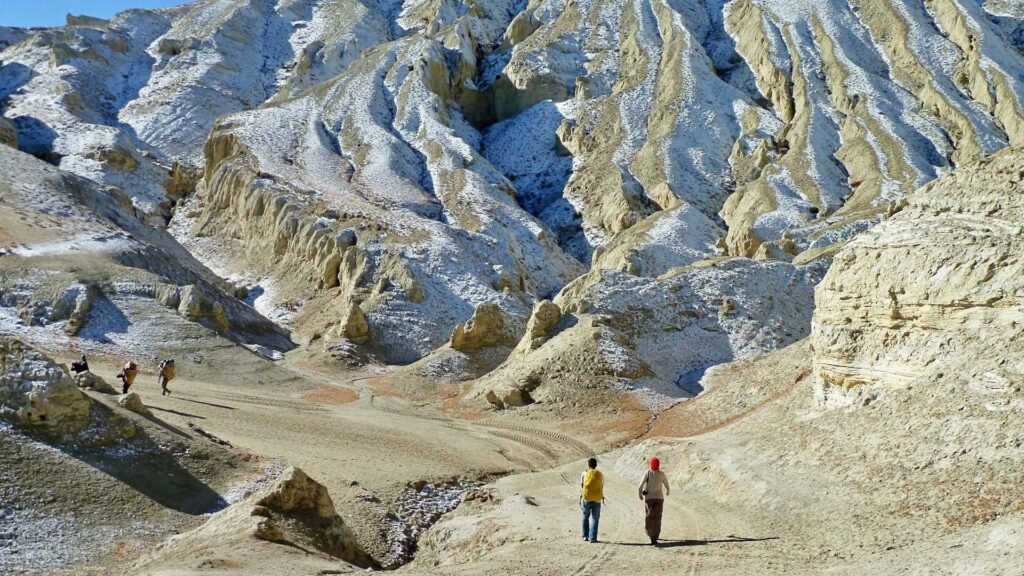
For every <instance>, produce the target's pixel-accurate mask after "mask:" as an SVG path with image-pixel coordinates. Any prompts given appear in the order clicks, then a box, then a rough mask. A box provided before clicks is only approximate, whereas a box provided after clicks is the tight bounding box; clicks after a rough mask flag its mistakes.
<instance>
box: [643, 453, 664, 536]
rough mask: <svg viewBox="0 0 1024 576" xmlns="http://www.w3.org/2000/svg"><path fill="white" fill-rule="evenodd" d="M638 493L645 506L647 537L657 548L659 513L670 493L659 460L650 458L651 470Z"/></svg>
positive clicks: (659, 532) (659, 524)
mask: <svg viewBox="0 0 1024 576" xmlns="http://www.w3.org/2000/svg"><path fill="white" fill-rule="evenodd" d="M638 492H639V493H640V499H641V500H643V501H644V505H645V506H646V515H645V521H644V526H645V528H646V529H647V536H649V537H650V538H651V544H653V545H655V546H657V545H658V538H659V537H660V536H661V513H662V511H663V510H664V509H665V496H668V494H669V492H670V490H669V487H668V477H667V476H665V473H664V472H662V471H661V460H658V459H657V458H651V469H650V470H648V471H647V473H646V474H644V479H643V480H641V481H640V489H639V490H638Z"/></svg>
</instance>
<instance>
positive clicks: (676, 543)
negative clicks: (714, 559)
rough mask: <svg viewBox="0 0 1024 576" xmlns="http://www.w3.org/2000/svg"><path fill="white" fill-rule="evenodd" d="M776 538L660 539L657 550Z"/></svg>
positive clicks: (637, 543) (624, 544)
mask: <svg viewBox="0 0 1024 576" xmlns="http://www.w3.org/2000/svg"><path fill="white" fill-rule="evenodd" d="M778 539H779V537H778V536H768V537H765V538H746V537H743V536H735V535H732V534H730V535H728V536H726V537H725V538H722V539H719V540H669V539H661V540H659V541H658V548H679V547H681V546H707V545H709V544H741V543H744V542H764V541H766V540H778ZM609 544H616V545H618V546H650V545H651V544H650V543H648V542H609Z"/></svg>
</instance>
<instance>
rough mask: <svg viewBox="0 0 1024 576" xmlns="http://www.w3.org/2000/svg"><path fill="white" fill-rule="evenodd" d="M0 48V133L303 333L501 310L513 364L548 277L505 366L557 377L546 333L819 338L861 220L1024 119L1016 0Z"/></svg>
mask: <svg viewBox="0 0 1024 576" xmlns="http://www.w3.org/2000/svg"><path fill="white" fill-rule="evenodd" d="M0 50H2V51H0V60H2V68H0V106H2V112H3V117H4V118H5V119H6V120H9V121H10V122H9V123H8V122H6V121H0V136H2V139H3V140H4V141H9V142H10V143H16V145H17V147H18V148H20V149H21V150H23V151H25V152H28V153H31V154H33V155H35V156H37V157H40V158H43V159H45V160H47V161H49V162H51V163H53V164H55V165H57V166H58V167H59V168H60V169H62V170H65V171H67V172H71V173H73V174H75V175H77V176H81V177H85V178H88V179H91V180H94V181H96V182H98V183H99V184H101V185H104V186H107V187H114V188H119V189H121V190H122V191H123V192H124V193H125V194H126V195H127V196H128V197H131V198H132V200H133V203H134V204H135V207H136V208H137V209H138V210H139V211H140V212H141V213H142V214H144V218H145V219H146V220H147V221H148V222H149V223H150V224H151V225H153V226H157V227H165V226H166V227H168V228H169V230H170V232H171V233H172V235H173V236H174V237H175V238H177V240H178V241H179V242H180V243H181V244H182V245H184V246H185V247H186V248H188V249H189V250H190V251H191V252H192V254H193V255H194V256H196V257H197V258H198V259H199V260H200V261H201V262H202V263H203V264H204V265H205V266H207V267H209V268H210V269H211V270H213V271H214V272H216V273H217V274H219V275H220V276H222V277H225V278H228V279H230V280H232V281H233V282H235V283H240V284H244V285H246V286H247V287H248V293H249V295H250V298H249V303H251V304H253V305H254V306H255V308H256V309H257V310H258V311H259V312H260V313H262V314H263V315H265V316H268V317H270V318H272V319H274V320H275V321H276V322H278V323H279V324H282V325H284V326H287V327H289V328H290V329H291V330H292V331H293V332H292V337H293V339H295V340H296V341H297V342H298V343H300V344H303V345H307V346H308V347H309V348H310V349H311V350H312V349H316V350H318V351H323V352H325V353H327V354H330V355H334V356H345V357H350V356H351V355H352V354H355V353H356V352H353V351H354V350H358V351H361V352H359V353H362V352H368V353H372V354H375V355H376V356H377V357H379V358H381V359H383V360H385V361H389V362H397V363H408V362H412V361H415V360H417V359H420V358H423V357H424V356H427V355H430V354H432V353H434V354H435V356H436V355H437V354H441V353H442V351H439V352H435V351H438V350H439V349H444V351H443V353H444V354H450V353H453V351H452V350H450V345H448V344H446V343H447V342H448V340H449V337H450V336H451V335H452V333H453V331H454V330H455V329H456V328H457V327H458V326H462V328H461V329H460V330H462V332H463V333H465V334H473V333H474V326H476V325H471V324H473V323H472V321H471V319H472V318H479V319H481V320H480V321H479V322H477V324H479V325H480V326H482V325H483V324H484V322H483V321H482V318H483V317H484V315H483V314H481V315H480V316H479V317H476V316H474V312H475V311H479V310H480V309H481V307H482V306H484V305H489V304H497V305H498V306H499V308H500V311H501V314H500V315H499V316H498V318H499V320H494V321H488V323H487V326H488V327H489V328H487V329H496V330H500V331H503V333H507V334H508V335H510V336H509V337H508V338H505V337H502V338H489V337H481V338H479V339H478V340H479V342H481V343H482V344H480V346H482V347H495V346H497V347H498V348H502V349H503V350H504V352H502V353H499V354H498V357H499V358H498V362H500V361H501V360H502V359H504V358H505V356H506V355H507V354H508V353H509V352H511V347H510V346H508V342H509V341H513V342H514V341H515V340H517V339H518V338H519V337H520V336H522V335H523V334H524V333H525V332H526V331H527V325H528V320H529V319H530V317H531V310H533V308H534V305H535V304H536V303H538V302H540V301H541V300H544V299H552V300H554V301H555V303H556V304H557V305H558V306H559V307H560V311H561V316H560V318H561V320H560V321H559V322H560V323H559V325H558V326H551V327H548V330H547V331H546V332H545V334H544V335H543V337H542V340H545V341H548V342H551V343H552V344H550V345H548V349H547V350H546V351H545V347H544V346H543V345H540V344H538V346H539V348H537V349H534V347H533V346H525V347H524V346H523V345H520V346H519V348H518V349H517V351H516V353H515V354H513V355H512V356H511V357H509V358H508V359H507V361H506V363H505V369H512V370H514V371H518V372H522V370H520V369H519V368H517V366H519V364H517V363H523V362H525V363H526V364H525V365H524V366H527V369H528V370H527V371H529V372H530V373H531V374H533V373H534V372H535V370H534V368H531V367H536V366H543V367H547V368H549V370H548V372H547V373H548V374H549V377H552V378H554V376H552V375H551V374H557V373H558V372H557V370H555V371H553V372H552V370H550V368H551V367H552V366H555V367H557V366H558V365H559V362H560V360H559V358H560V357H562V356H564V355H563V354H561V352H559V351H558V349H555V351H554V352H552V349H551V348H550V346H556V348H557V347H558V346H564V347H566V348H567V350H568V351H572V350H576V349H579V348H580V346H583V347H584V348H586V349H587V350H592V359H593V360H594V362H590V361H587V362H584V363H583V364H582V365H585V366H586V368H587V370H590V371H591V372H592V375H593V376H594V377H595V378H606V377H608V376H611V377H630V378H639V377H648V376H653V377H655V378H656V379H658V380H660V381H663V382H669V383H672V384H676V383H683V384H690V383H692V381H693V380H694V378H698V377H699V375H700V374H702V373H703V370H704V369H706V368H707V367H708V366H710V365H713V364H716V363H719V362H722V361H726V360H729V359H731V358H735V357H744V356H749V355H752V354H756V353H758V352H759V351H764V350H767V349H771V348H775V347H779V346H782V345H785V344H788V343H791V342H793V341H795V340H798V339H800V338H802V337H804V336H806V335H807V334H808V333H809V331H810V321H809V318H810V313H811V310H810V308H811V307H812V306H813V304H812V302H813V300H812V298H811V296H810V294H811V289H812V287H813V286H814V284H815V283H816V282H817V281H818V279H820V277H821V275H822V273H823V271H824V267H825V265H824V264H825V262H827V259H828V258H830V257H831V255H832V254H833V253H834V252H835V250H837V249H838V248H839V247H840V246H841V245H842V244H843V243H845V241H847V240H848V239H849V238H851V237H852V236H853V235H854V234H856V233H857V232H860V231H862V230H864V229H866V228H868V227H870V226H871V225H872V224H874V223H876V222H878V221H879V220H881V219H883V218H885V217H886V215H887V214H889V213H892V212H894V211H895V210H897V209H898V208H899V206H900V202H901V200H902V198H903V197H904V196H906V195H907V194H910V193H912V192H913V191H914V190H915V189H916V188H918V187H920V186H922V185H923V184H925V183H927V182H929V181H931V180H932V179H935V178H936V177H938V176H940V175H942V174H943V173H946V172H949V171H951V170H953V169H955V168H956V167H957V166H959V165H961V164H964V163H968V162H970V161H972V160H974V159H976V158H978V157H979V156H982V155H985V154H989V153H992V152H995V151H997V150H999V149H1001V148H1003V147H1006V146H1008V145H1011V144H1021V143H1022V140H1024V124H1022V121H1021V120H1022V116H1024V84H1022V82H1024V81H1022V78H1024V11H1022V9H1021V7H1020V5H1019V4H1018V3H1016V2H1010V1H1007V0H987V1H981V0H923V1H921V0H732V1H730V2H725V1H724V0H530V1H529V2H526V1H523V0H494V1H482V0H481V1H477V0H464V1H463V0H430V1H426V0H419V1H416V0H409V1H405V2H399V1H393V0H378V1H374V0H338V1H327V0H199V1H197V2H194V3H191V4H187V5H184V6H181V7H177V8H171V9H165V10H152V11H145V10H131V11H127V12H124V13H122V14H119V15H117V16H116V17H114V18H113V19H111V20H110V21H103V20H97V19H93V18H88V17H72V16H69V17H68V22H67V25H66V26H65V27H61V28H53V29H45V30H31V31H27V30H16V29H0ZM10 124H13V126H14V128H15V130H16V142H15V138H14V137H12V136H11V134H10V132H11V130H10ZM5 125H6V127H5ZM746 258H752V259H756V260H762V261H772V262H761V263H756V262H752V261H750V260H746ZM567 286H568V288H566V287H567ZM563 288H566V289H565V290H563ZM780 291H781V292H784V294H780ZM787 295H788V296H792V297H793V298H792V299H791V300H789V301H788V303H783V304H778V303H775V302H773V300H772V299H773V298H782V297H784V296H787ZM783 299H784V298H783ZM488 310H489V309H488ZM709 310H710V311H717V313H716V314H711V313H710V312H708V313H705V312H707V311H709ZM487 314H491V313H490V312H488V313H487ZM492 316H493V315H490V316H487V317H488V318H492ZM695 318H699V322H698V321H696V320H694V319H695ZM495 322H499V323H500V324H501V325H500V326H497V327H495V326H494V324H495ZM529 323H531V324H536V321H530V322H529ZM480 326H476V328H475V329H476V331H477V332H479V331H480V330H483V329H484V328H481V327H480ZM595 326H596V327H597V328H594V327H595ZM581 330H596V332H595V334H596V335H593V336H592V337H591V336H582V335H581V334H582V333H580V334H577V335H576V336H574V335H573V334H574V332H573V331H581ZM547 332H552V335H554V333H558V334H562V333H564V334H563V335H562V337H561V338H551V339H550V340H548V335H547ZM587 334H590V333H589V332H588V333H587ZM534 336H536V334H534ZM530 337H531V336H530V335H527V338H530ZM510 339H511V340H510ZM584 341H585V342H586V343H587V344H586V345H585V346H584V344H581V342H584ZM557 342H563V344H557ZM463 348H465V346H463ZM475 349H476V348H472V347H471V348H470V349H469V350H468V351H467V350H455V351H454V353H458V354H463V355H465V354H470V355H472V354H474V353H475V352H473V350H475ZM524 350H525V351H524ZM651 351H656V352H657V353H656V354H654V353H653V352H651ZM695 351H699V353H697V352H695ZM588 354H590V352H588ZM565 361H566V362H568V360H565ZM572 362H574V363H575V362H577V360H572ZM573 365H574V366H575V364H573ZM577 368H579V367H577ZM587 370H584V372H586V371H587ZM518 372H517V373H518ZM531 377H532V376H531ZM514 379H515V377H513V378H512V380H514ZM542 380H543V379H542ZM507 385H508V382H503V383H502V386H507ZM536 386H537V384H531V387H532V388H535V387H536Z"/></svg>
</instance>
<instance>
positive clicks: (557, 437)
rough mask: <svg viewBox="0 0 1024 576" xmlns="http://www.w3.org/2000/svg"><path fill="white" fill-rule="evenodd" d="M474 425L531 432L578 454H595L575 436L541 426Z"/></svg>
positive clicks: (489, 423) (487, 423)
mask: <svg viewBox="0 0 1024 576" xmlns="http://www.w3.org/2000/svg"><path fill="white" fill-rule="evenodd" d="M476 425H477V426H483V427H486V428H502V429H505V430H512V431H515V432H523V433H526V434H533V435H536V436H543V437H544V438H547V439H549V440H553V441H555V442H558V443H560V444H564V445H566V446H568V447H570V448H572V449H573V451H575V452H578V453H579V454H581V455H582V456H585V457H587V458H590V457H593V456H594V455H595V453H594V451H593V450H591V449H590V447H589V446H587V445H586V444H584V443H583V442H581V441H579V440H577V439H575V438H573V437H571V436H566V435H565V434H560V433H558V432H552V431H551V430H544V429H541V428H532V427H530V426H523V425H521V424H508V423H505V422H477V423H476Z"/></svg>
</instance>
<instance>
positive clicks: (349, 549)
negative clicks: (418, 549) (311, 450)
mask: <svg viewBox="0 0 1024 576" xmlns="http://www.w3.org/2000/svg"><path fill="white" fill-rule="evenodd" d="M259 542H264V543H269V544H276V545H284V546H286V547H288V548H289V549H292V548H297V549H299V550H302V551H303V552H304V554H305V555H313V556H319V557H322V558H327V559H331V560H334V561H339V560H340V561H344V562H347V563H348V564H351V565H354V566H356V567H359V568H370V567H375V566H376V563H375V562H374V561H373V559H372V558H370V557H369V555H367V554H366V552H364V551H363V549H362V548H361V547H360V546H359V543H358V542H357V541H356V538H355V535H354V533H353V532H352V530H351V529H350V528H349V527H348V526H347V525H346V524H345V521H344V520H342V518H341V516H339V515H338V512H337V510H335V508H334V503H333V501H332V500H331V497H330V495H329V494H328V493H327V489H326V488H324V486H323V485H322V484H320V483H318V482H317V481H315V480H313V479H312V478H310V477H309V476H308V475H306V473H305V472H303V471H302V470H300V469H298V468H295V467H291V468H288V469H286V470H285V471H284V472H282V473H281V474H280V476H278V477H277V478H276V479H274V480H273V481H271V482H269V483H268V484H267V485H265V486H263V487H262V488H259V489H258V490H256V491H255V492H253V493H252V494H250V495H248V496H246V497H245V498H244V499H243V500H241V501H239V502H237V503H235V504H232V505H231V506H229V507H228V508H226V509H224V510H222V511H220V512H218V513H216V514H214V515H213V516H211V517H210V519H209V520H207V521H206V523H204V524H203V525H201V526H199V527H198V528H195V529H193V530H190V531H188V532H185V533H183V534H181V535H179V536H175V537H173V538H171V539H170V540H168V541H167V542H165V543H164V544H162V545H161V546H160V548H159V549H158V550H157V551H156V552H154V553H153V554H151V555H150V556H149V557H147V558H143V559H142V560H141V561H140V562H139V563H138V564H137V565H136V569H138V570H140V571H142V572H144V573H149V572H147V570H149V569H151V568H159V567H162V566H164V565H165V564H166V563H167V562H174V561H185V562H191V563H192V564H190V565H194V559H195V558H196V557H202V556H206V555H214V556H216V555H217V554H219V553H220V554H223V553H227V554H231V555H236V556H237V554H236V552H237V551H238V550H243V549H244V550H248V551H249V552H248V553H247V554H246V555H245V556H243V557H240V558H239V562H240V563H241V564H243V565H244V566H245V568H246V570H248V571H251V572H260V571H262V567H261V566H260V565H259V562H260V560H261V559H264V558H266V557H267V554H277V555H280V554H284V553H285V552H286V551H285V550H280V549H279V550H266V549H264V548H261V547H260V545H259ZM264 545H266V544H264ZM218 550H222V552H218ZM299 561H300V562H301V560H299Z"/></svg>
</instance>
